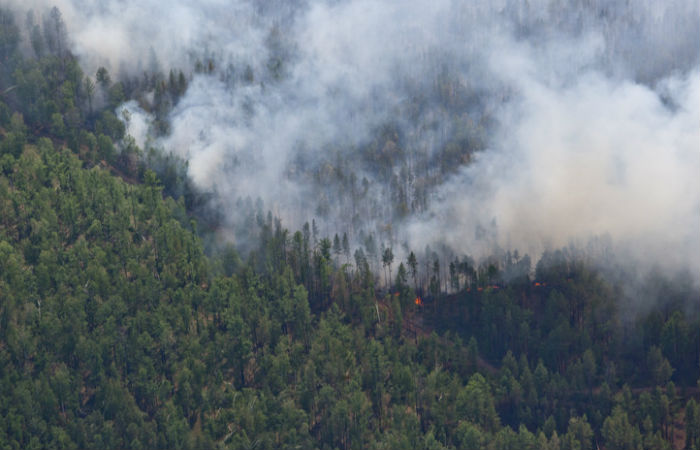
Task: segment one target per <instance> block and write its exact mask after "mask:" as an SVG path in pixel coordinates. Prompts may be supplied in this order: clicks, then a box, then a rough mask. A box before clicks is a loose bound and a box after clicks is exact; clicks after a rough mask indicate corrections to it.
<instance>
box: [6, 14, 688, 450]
mask: <svg viewBox="0 0 700 450" xmlns="http://www.w3.org/2000/svg"><path fill="white" fill-rule="evenodd" d="M278 6H279V7H280V8H282V6H281V5H278ZM261 8H262V7H261ZM24 13H26V11H24ZM260 14H264V13H260ZM71 26H72V27H74V26H76V25H75V24H71ZM281 28H282V30H281V31H278V33H283V31H284V30H283V27H281ZM73 32H74V30H73V29H72V28H69V27H68V26H67V25H66V22H65V21H64V18H63V17H62V13H61V11H60V10H59V9H58V8H53V9H47V10H46V11H38V10H37V11H35V12H33V13H30V14H27V15H26V20H25V16H23V15H22V14H19V13H17V11H15V10H14V9H12V8H9V7H4V6H3V5H2V3H0V448H2V449H40V448H197V449H200V448H201V449H205V448H207V449H209V448H221V449H239V448H240V449H251V448H259V449H265V448H319V449H336V448H337V449H365V448H372V449H400V448H426V449H443V448H444V449H494V450H495V449H514V450H515V449H532V450H544V449H551V450H575V449H580V450H586V449H591V450H592V449H606V450H613V449H619V450H624V449H630V450H632V449H635V450H637V449H645V450H646V449H689V450H691V449H695V450H700V407H699V406H698V402H699V401H700V396H699V391H698V387H699V385H698V382H699V381H700V380H699V378H700V302H699V301H698V300H699V298H698V297H699V295H698V293H699V290H698V274H697V273H694V270H695V267H694V266H693V265H692V264H690V265H688V266H686V267H682V268H681V269H679V270H674V271H670V270H665V268H664V267H657V266H655V267H653V268H652V269H650V270H646V271H644V272H643V273H632V272H633V270H630V269H626V268H625V267H623V264H622V263H620V261H622V259H615V258H614V257H612V256H610V257H609V258H607V259H606V260H605V263H603V264H601V263H600V260H599V259H596V257H594V256H591V252H587V251H585V249H582V248H580V247H577V246H575V245H573V244H572V245H561V246H552V247H550V248H547V249H545V250H544V251H542V252H541V253H540V254H537V255H534V254H532V255H530V254H525V253H522V254H520V253H518V251H517V250H515V249H514V248H509V247H507V246H505V245H494V246H491V247H490V248H489V251H488V252H487V253H483V252H482V253H480V254H478V255H477V254H476V253H474V254H473V256H469V253H466V252H461V251H459V250H456V249H452V248H450V247H449V246H448V245H433V246H432V247H431V246H426V247H423V246H421V247H417V246H416V247H413V246H412V244H411V242H410V241H405V242H399V241H400V237H397V236H396V235H394V234H393V233H394V232H396V234H397V235H398V234H399V232H398V231H395V230H391V229H388V227H387V226H386V225H382V224H385V222H383V220H385V218H386V217H392V218H394V219H393V220H394V222H392V223H397V224H398V223H406V222H401V221H405V220H408V219H407V218H408V217H411V216H412V215H413V214H418V213H422V212H425V211H427V210H429V209H430V202H431V201H432V200H431V199H432V198H433V197H432V194H431V193H434V192H435V189H438V188H437V187H438V186H440V185H441V183H442V182H443V181H444V180H445V179H450V177H454V176H456V175H455V174H457V173H458V172H459V170H458V169H457V166H460V165H464V166H465V167H469V166H470V165H471V164H472V163H473V161H474V160H478V159H479V155H481V154H484V153H486V152H488V151H489V150H488V147H489V146H490V145H491V144H489V138H488V135H489V133H491V132H492V131H494V130H495V129H496V128H497V125H496V124H495V123H494V121H495V119H494V118H493V114H494V113H488V112H484V111H485V110H488V108H487V107H486V106H484V105H485V100H483V96H484V95H487V94H488V93H484V92H481V91H479V89H477V87H475V86H467V87H465V86H466V85H463V84H460V81H459V80H458V79H456V78H454V77H453V76H452V75H451V74H452V73H453V72H450V69H445V71H441V72H439V73H437V74H436V75H435V78H434V80H433V82H432V84H431V86H429V87H425V86H423V87H421V86H412V87H411V88H410V92H413V93H415V92H417V91H423V90H424V88H425V89H428V90H430V91H431V93H429V94H425V95H426V97H429V98H421V97H420V96H419V95H417V94H416V95H413V94H411V95H408V94H407V100H405V101H404V102H403V103H402V106H401V110H400V111H395V112H396V114H397V115H400V116H401V117H403V118H404V119H405V120H407V121H412V122H411V124H409V125H405V124H400V123H399V120H398V119H397V121H395V122H393V123H392V122H387V123H383V124H381V125H377V126H376V127H375V128H373V129H372V130H371V131H370V132H369V133H370V134H371V138H370V139H367V140H366V141H364V142H362V143H360V144H357V145H356V144H347V145H346V144H345V143H338V144H337V147H332V148H331V147H329V148H326V149H325V150H324V152H325V153H324V154H325V156H324V157H323V158H321V159H320V160H317V161H314V162H313V163H312V162H310V157H309V156H308V151H309V150H308V149H306V150H303V151H300V153H299V155H298V156H299V158H298V159H295V160H294V162H293V167H294V171H292V172H290V173H289V177H290V179H293V180H299V179H309V180H311V181H309V184H308V186H314V189H317V190H313V192H315V193H317V194H318V193H319V192H320V194H318V195H317V196H316V197H315V198H309V199H305V200H304V205H305V207H304V208H302V209H301V210H302V211H304V214H305V213H306V212H307V211H310V212H309V214H308V216H305V217H303V218H302V220H300V221H298V226H297V222H294V221H290V220H287V219H286V218H285V217H282V216H284V210H283V209H282V210H280V209H276V207H274V206H269V201H268V202H267V203H266V202H265V201H262V200H259V199H256V198H255V197H250V196H247V197H246V196H240V198H237V199H236V200H235V201H234V202H232V203H231V204H230V205H232V206H230V210H228V209H227V208H229V206H222V205H225V204H224V203H223V202H222V200H221V198H222V197H224V196H225V194H226V193H227V192H228V191H226V189H224V188H220V189H219V190H217V189H212V188H207V187H202V185H201V184H198V183H197V180H196V178H195V179H193V177H192V172H191V171H192V170H194V169H193V168H192V165H191V162H188V161H187V159H186V158H184V157H183V156H182V155H178V154H175V153H168V152H165V151H163V149H162V148H159V147H158V145H155V144H154V142H153V140H151V141H150V142H141V141H139V140H138V139H137V138H136V137H134V134H132V133H130V130H131V131H133V127H134V123H130V120H131V121H132V122H134V121H135V118H134V119H131V118H130V116H129V112H128V111H127V112H126V113H124V110H122V109H119V107H120V105H123V104H125V103H127V102H135V103H136V104H138V105H139V111H142V112H145V113H147V114H149V115H150V117H152V121H151V123H150V131H149V133H151V136H155V138H152V139H158V138H164V137H167V136H172V135H175V134H176V133H177V131H176V130H175V129H174V127H175V126H176V120H177V118H176V116H173V114H172V112H173V111H178V108H179V107H180V105H182V103H183V102H186V101H187V93H188V92H189V91H190V89H197V87H196V86H194V85H195V84H196V83H198V80H201V79H203V78H206V77H210V78H211V77H215V76H217V75H216V74H217V73H219V71H218V70H219V69H218V68H217V67H218V66H220V65H221V62H220V61H218V60H217V59H216V54H212V55H210V56H209V57H208V58H200V59H196V60H194V61H193V63H192V65H191V66H190V67H185V68H182V69H179V68H173V69H170V68H167V69H162V70H160V69H157V70H154V68H153V67H150V68H142V69H143V70H141V73H139V74H138V75H133V74H132V75H129V74H125V73H121V74H120V72H119V71H118V70H112V69H108V68H106V67H105V66H99V67H98V68H97V69H96V70H95V71H94V73H93V72H89V73H88V72H87V71H86V70H85V69H84V68H83V63H82V61H81V59H80V58H78V57H77V56H76V54H75V53H74V51H73V50H72V48H73V47H72V46H71V45H72V44H71V42H72V40H71V39H72V38H71V35H72V33H73ZM519 32H520V33H526V31H524V30H520V31H519ZM266 39H267V40H266V42H267V44H266V45H268V47H270V48H273V49H274V48H278V47H283V46H284V42H282V43H279V42H278V41H276V40H275V39H278V40H279V41H283V39H282V38H280V37H279V36H277V35H276V34H274V33H272V34H271V35H269V36H267V38H266ZM280 52H281V50H280ZM156 53H157V49H156ZM271 55H272V56H270V59H268V60H266V61H265V63H264V64H263V65H262V66H261V68H260V67H257V66H248V67H245V68H243V69H241V70H240V79H239V81H238V82H237V83H239V85H241V86H243V87H240V89H252V87H251V86H255V85H263V84H266V85H267V86H268V87H261V89H274V86H275V83H276V82H277V83H282V82H283V81H280V80H283V79H284V77H285V76H287V75H286V74H287V72H288V71H292V70H293V65H292V62H290V61H287V60H285V59H284V58H285V57H286V56H284V57H283V56H278V57H276V59H275V58H273V56H275V54H274V52H272V53H271ZM289 58H293V56H292V57H289ZM232 70H233V69H232ZM232 73H233V72H232ZM232 76H233V75H232ZM241 80H243V81H241ZM246 80H247V81H246ZM246 83H247V84H246ZM407 83H408V82H407ZM429 84H430V83H429ZM237 86H238V85H237ZM269 86H272V87H269ZM499 89H500V88H499ZM504 95H506V94H504ZM507 95H515V94H507ZM669 101H670V100H669ZM431 102H433V103H434V105H433V106H430V107H428V106H425V105H426V104H427V103H431ZM475 104H478V106H475ZM251 108H253V106H251ZM421 108H429V109H431V111H433V112H434V111H440V114H434V115H432V116H431V117H432V119H431V120H437V121H440V120H443V118H449V117H451V118H452V120H453V122H452V123H451V125H450V126H449V127H447V128H446V129H445V130H443V132H442V133H443V134H444V136H445V138H444V139H442V140H441V141H440V144H439V145H437V149H436V150H435V151H433V152H423V153H421V151H418V150H415V149H412V147H411V140H412V139H414V138H415V139H418V138H417V137H416V135H415V134H411V133H408V132H405V130H406V129H407V128H408V129H414V130H415V129H419V128H421V127H426V126H428V125H426V123H427V121H428V119H427V118H426V115H425V114H423V115H421V113H420V112H419V111H420V110H421ZM474 108H476V109H479V108H481V109H480V110H479V111H480V112H479V113H478V114H477V113H472V112H469V111H471V110H472V109H474ZM250 114H253V113H250ZM436 116H437V117H436ZM406 118H408V119H406ZM445 120H447V119H445ZM695 125H697V124H695ZM426 133H427V132H426ZM695 133H697V130H695ZM438 134H439V133H438ZM159 142H167V141H159ZM695 144H697V142H695ZM696 146H697V145H696ZM346 147H348V148H349V147H352V153H349V150H348V148H346ZM304 155H306V157H307V159H304V158H305V157H304ZM349 155H355V156H356V159H353V158H352V157H350V156H349ZM241 158H242V159H245V156H242V157H241ZM240 164H245V161H243V162H240ZM231 170H233V172H232V173H235V170H234V169H231ZM286 170H291V169H286ZM404 178H406V179H409V178H410V180H411V181H410V182H406V183H403V181H402V180H403V179H404ZM380 180H384V184H381V181H380ZM377 186H380V187H377ZM691 187H693V186H691ZM309 189H310V188H309ZM304 192H307V194H308V195H309V196H313V195H314V194H312V193H311V189H310V190H309V191H304ZM377 192H379V194H377V195H376V196H375V195H374V194H373V193H377ZM692 195H695V197H694V198H697V193H693V194H692ZM316 201H317V202H318V203H314V202H316ZM334 202H335V203H334ZM372 202H375V203H372ZM266 205H268V206H266ZM308 205H312V206H311V207H309V208H306V206H308ZM343 211H344V212H345V213H346V215H345V216H343V215H342V214H341V213H342V212H343ZM300 214H301V213H300ZM343 218H345V222H343ZM365 221H366V223H365ZM370 222H371V225H368V224H369V223H370ZM377 224H379V225H377ZM397 227H398V225H397ZM491 232H493V230H489V229H488V227H486V228H484V229H483V230H482V233H484V234H486V235H488V234H489V233H491ZM436 233H438V231H436ZM692 233H695V234H697V233H698V230H693V231H692ZM227 237H228V238H227ZM602 241H603V244H600V245H601V246H602V247H604V248H606V249H609V248H608V247H606V245H605V238H602ZM691 247H692V246H691ZM596 251H597V250H596ZM606 251H607V250H606ZM610 251H612V250H610ZM669 251H670V249H669ZM660 261H661V260H660ZM660 265H663V262H660ZM631 279H634V281H630V280H631Z"/></svg>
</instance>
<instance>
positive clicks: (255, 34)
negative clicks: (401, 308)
mask: <svg viewBox="0 0 700 450" xmlns="http://www.w3.org/2000/svg"><path fill="white" fill-rule="evenodd" d="M30 3H31V5H27V3H26V2H21V4H20V2H17V8H25V9H26V8H27V7H28V6H33V7H34V8H35V10H36V11H44V10H47V7H48V6H50V5H49V4H48V2H43V1H35V2H30ZM190 3H191V2H166V3H163V2H154V1H138V2H137V1H125V2H120V3H119V4H116V3H114V2H102V3H101V4H99V5H97V6H92V7H88V6H86V5H83V4H82V2H78V1H62V2H56V4H57V6H58V7H59V8H60V10H61V11H62V13H63V17H64V19H65V20H66V21H67V22H68V26H69V27H68V28H69V31H70V34H71V37H72V46H73V51H74V52H75V53H76V54H78V55H79V56H80V57H81V59H82V61H84V64H85V65H86V67H87V69H88V71H89V72H91V73H94V69H96V68H97V67H98V66H100V65H105V66H108V67H109V68H110V70H111V72H112V73H113V74H114V76H119V74H121V75H131V76H134V75H139V74H140V73H141V72H142V71H144V70H153V69H156V68H162V69H165V70H167V69H169V68H171V67H173V68H180V69H183V70H186V71H188V70H191V69H192V68H194V67H195V66H197V64H198V62H199V67H200V69H201V70H199V73H194V72H193V73H192V74H191V76H192V80H191V82H190V84H189V88H188V89H187V92H186V93H185V95H184V96H183V97H182V98H181V99H180V101H179V103H178V104H177V106H175V108H174V109H173V110H172V111H171V112H170V115H169V121H170V124H171V127H170V130H171V132H170V133H169V134H168V135H166V136H160V137H156V136H155V135H154V134H151V135H150V138H149V135H148V133H147V132H146V130H147V126H148V123H149V122H150V121H151V118H150V117H148V115H147V114H146V113H145V112H144V111H143V110H141V109H139V108H137V107H136V104H135V103H132V104H130V105H127V107H128V108H129V110H130V111H131V124H132V125H131V127H130V129H131V130H132V134H133V135H134V137H135V138H136V139H137V142H138V143H139V144H140V145H142V146H143V145H146V143H147V142H149V144H148V145H154V146H156V147H160V148H162V149H163V151H166V152H173V153H175V154H178V155H181V156H183V157H185V158H187V159H188V160H189V174H190V176H191V177H192V179H193V181H194V182H195V183H196V184H197V185H198V186H199V187H200V188H202V189H205V190H209V191H213V192H215V193H216V196H215V200H214V201H215V202H216V203H217V204H218V206H219V208H221V210H222V211H224V212H225V213H226V214H230V216H228V217H227V218H226V224H227V225H228V226H230V227H232V228H235V226H236V223H237V215H236V212H237V208H236V206H235V205H236V202H237V201H238V200H239V199H241V198H246V197H251V198H257V197H260V198H262V200H263V201H264V203H265V207H266V208H270V209H272V210H273V212H274V213H275V214H278V215H280V216H281V217H282V218H283V219H284V223H285V225H286V226H289V227H298V226H300V225H301V224H302V223H303V222H305V221H307V220H309V221H310V218H311V217H316V220H317V221H318V222H319V223H320V224H321V226H320V229H321V233H323V234H325V232H326V231H327V232H328V234H330V235H332V234H333V233H335V232H338V233H340V234H341V235H342V233H343V232H348V233H350V235H351V236H353V237H354V239H355V241H357V242H362V240H363V239H362V238H361V236H368V235H369V234H370V233H374V234H375V239H377V240H378V241H383V242H386V243H387V245H391V246H392V247H394V249H395V253H396V256H397V259H405V255H403V254H401V247H402V245H401V244H406V245H405V247H407V248H412V249H417V250H421V251H422V249H423V248H424V246H426V245H431V246H433V247H439V246H440V245H441V244H445V245H446V246H447V247H449V248H451V249H453V250H454V251H456V252H459V253H469V254H472V255H474V256H479V255H483V254H488V253H490V252H491V251H492V250H493V248H494V247H501V248H511V249H512V248H518V249H520V251H521V252H523V251H527V252H529V253H531V254H533V255H534V256H536V255H538V254H539V252H540V251H541V250H542V249H544V248H550V247H557V246H562V245H567V244H568V243H570V242H574V243H576V244H578V245H582V246H585V245H587V244H588V242H589V240H590V239H592V238H596V237H600V236H604V237H605V238H606V239H609V240H610V242H612V243H613V245H614V247H615V249H616V251H617V253H618V254H625V255H629V256H631V257H632V258H633V260H634V261H636V262H640V261H651V262H652V263H654V264H659V265H661V266H670V267H671V268H672V269H675V268H679V267H688V266H689V267H690V269H691V270H692V271H693V273H698V271H700V256H699V255H700V243H699V236H698V230H699V229H700V181H699V179H698V177H697V172H698V168H700V153H699V152H698V147H699V142H700V132H699V130H700V127H699V126H698V123H699V121H700V112H699V110H698V108H699V105H700V86H699V83H700V76H699V75H700V73H699V71H698V55H699V53H700V12H699V6H698V4H697V2H696V1H694V0H687V1H686V0H683V1H679V2H673V4H668V5H666V4H663V5H662V4H659V2H652V1H648V2H623V1H619V2H616V1H613V2H610V1H593V2H565V1H561V2H559V1H544V0H540V1H535V2H530V3H529V5H530V6H529V8H528V7H527V6H524V5H525V4H522V3H521V2H505V1H504V2H480V3H478V4H475V5H464V4H463V3H464V2H453V1H446V0H445V1H431V2H424V1H407V2H399V3H391V4H384V3H382V2H376V1H360V0H356V1H340V2H330V1H329V2H321V1H309V2H301V1H300V2H287V1H280V2H264V4H265V6H260V5H258V4H257V3H258V2H244V1H238V2H217V1H209V2H204V3H201V2H198V3H197V4H190ZM511 3H512V4H511ZM52 4H53V2H52ZM72 23H75V24H76V25H75V26H72V25H71V24H72Z"/></svg>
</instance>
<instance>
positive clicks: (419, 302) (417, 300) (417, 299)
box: [416, 297, 423, 306]
mask: <svg viewBox="0 0 700 450" xmlns="http://www.w3.org/2000/svg"><path fill="white" fill-rule="evenodd" d="M416 305H418V306H423V300H421V298H420V297H416Z"/></svg>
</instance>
